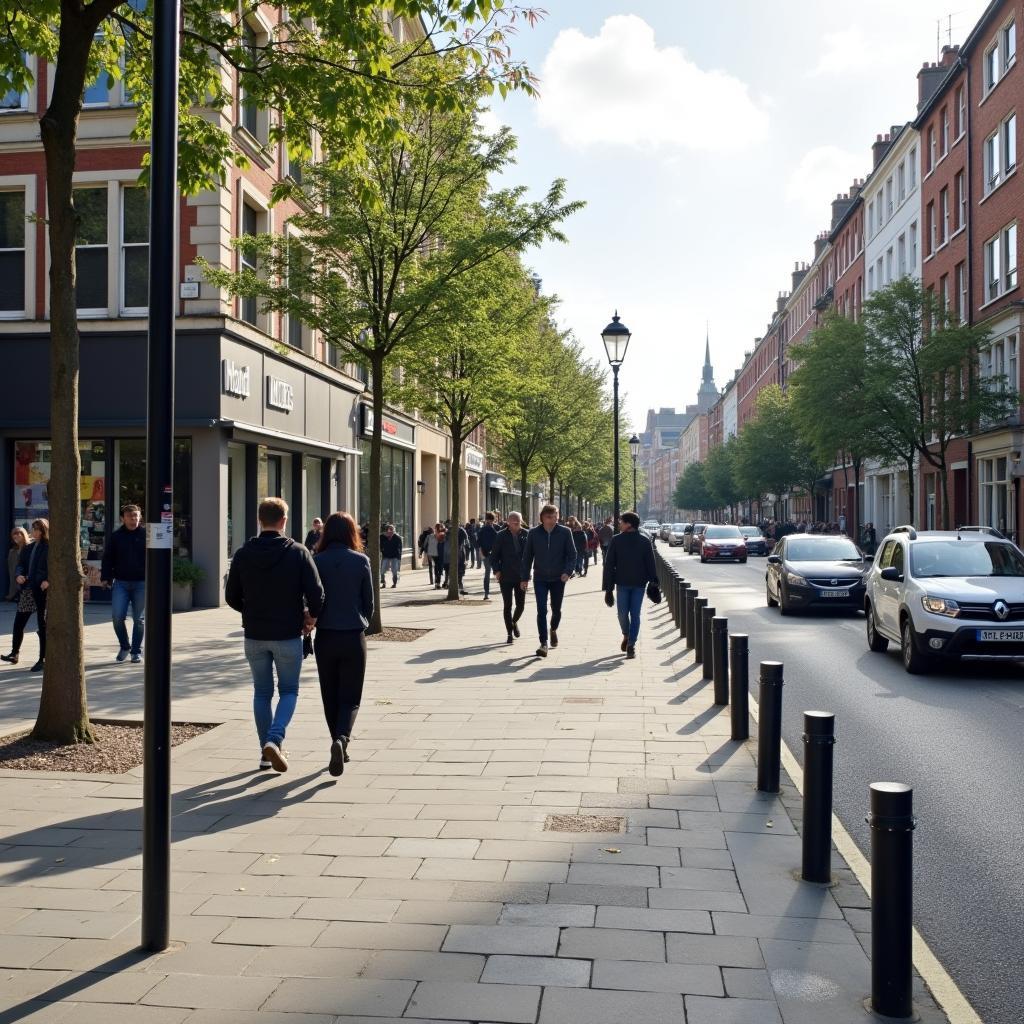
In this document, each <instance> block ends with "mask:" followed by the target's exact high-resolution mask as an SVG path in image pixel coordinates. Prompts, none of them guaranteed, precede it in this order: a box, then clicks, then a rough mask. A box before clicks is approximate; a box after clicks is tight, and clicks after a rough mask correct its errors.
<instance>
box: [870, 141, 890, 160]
mask: <svg viewBox="0 0 1024 1024" xmlns="http://www.w3.org/2000/svg"><path fill="white" fill-rule="evenodd" d="M889 141H890V139H889V136H888V135H876V136H875V141H874V142H873V143H872V144H871V166H872V168H875V167H877V166H878V165H879V164H880V163H881V162H882V157H883V156H885V151H886V150H887V149H888V148H889Z"/></svg>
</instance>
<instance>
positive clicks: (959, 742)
mask: <svg viewBox="0 0 1024 1024" xmlns="http://www.w3.org/2000/svg"><path fill="white" fill-rule="evenodd" d="M658 548H659V550H660V551H661V552H662V553H664V554H665V555H666V556H667V557H669V558H671V560H672V561H673V562H674V563H676V564H677V565H678V566H679V567H680V572H681V573H682V575H683V576H684V577H685V578H686V579H687V580H689V581H691V582H692V583H694V584H695V585H696V586H697V588H698V589H699V591H700V593H701V596H705V597H707V598H708V599H709V604H712V605H714V607H715V608H716V610H717V613H718V614H719V615H727V616H728V617H729V629H730V632H735V633H741V632H742V633H747V634H749V636H750V666H751V673H750V674H751V683H752V686H751V690H752V692H753V693H754V695H755V696H756V693H757V678H756V677H757V664H758V662H760V661H762V660H777V661H781V662H783V663H784V665H785V690H784V696H783V722H784V724H783V736H784V739H785V742H786V744H787V745H788V746H789V749H790V750H791V751H792V752H793V754H794V755H795V756H796V758H797V760H798V761H800V762H801V763H802V761H803V749H802V740H801V733H802V713H803V712H804V711H806V710H812V709H819V710H827V711H833V712H835V715H836V734H837V745H836V761H835V811H836V814H837V815H838V816H839V819H840V820H841V821H842V823H843V825H844V826H845V827H846V829H847V831H849V832H850V834H851V835H852V836H853V838H854V840H855V841H856V843H857V845H858V846H859V847H860V849H861V850H862V851H863V852H864V853H865V854H867V853H868V849H869V840H868V830H867V826H866V825H865V823H864V816H865V814H866V813H867V802H868V789H867V787H868V784H869V783H871V782H878V781H897V782H905V783H908V784H910V785H912V786H913V787H914V810H915V814H916V815H917V831H916V832H915V836H914V867H915V883H914V884H915V889H914V900H915V904H914V919H915V924H916V925H917V927H918V928H919V929H920V931H921V933H922V934H923V935H924V937H925V939H926V940H927V942H928V944H929V945H930V946H931V948H932V950H933V952H934V953H935V954H936V955H937V956H938V958H939V960H940V961H941V962H942V964H943V966H944V967H945V968H946V970H947V971H949V973H950V975H952V977H953V978H954V980H955V981H956V983H957V984H958V985H959V986H960V989H961V991H962V992H963V993H964V995H965V996H966V997H967V998H968V999H969V1000H970V1002H971V1004H972V1005H973V1006H974V1007H975V1009H976V1010H977V1011H978V1013H979V1014H980V1016H981V1018H982V1020H983V1021H984V1022H985V1024H1020V1022H1021V1021H1022V1020H1024V1010H1022V1008H1021V1006H1022V1002H1024V980H1022V974H1021V967H1020V965H1021V964H1022V963H1024V803H1022V794H1024V670H1022V669H1020V668H1017V667H1015V666H1012V665H1010V666H1002V665H997V666H991V665H982V664H977V665H974V666H972V665H970V664H964V665H961V666H958V667H957V668H956V669H946V670H943V671H940V672H939V673H938V674H936V675H932V676H926V677H921V676H910V675H907V673H906V672H904V671H903V667H902V665H901V664H900V661H899V652H898V647H897V645H895V644H890V648H889V651H888V652H887V653H886V654H872V653H871V652H870V651H869V650H868V648H867V644H866V642H865V638H864V616H863V615H862V614H859V613H857V614H849V613H842V612H831V611H827V610H826V611H822V612H817V613H806V614H803V615H793V616H790V617H787V618H785V619H783V618H782V617H781V616H780V615H779V611H778V609H777V608H772V609H769V608H768V607H766V604H765V584H764V571H765V560H764V558H763V557H751V558H750V560H749V561H748V562H747V563H746V564H745V565H736V564H724V563H723V564H709V565H701V564H700V560H699V559H698V558H697V557H695V556H694V557H688V556H686V555H684V554H683V553H682V549H681V548H674V549H669V548H668V547H667V546H666V545H665V544H663V543H659V545H658ZM670 550H671V553H670Z"/></svg>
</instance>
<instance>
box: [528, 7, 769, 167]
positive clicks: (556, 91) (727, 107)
mask: <svg viewBox="0 0 1024 1024" xmlns="http://www.w3.org/2000/svg"><path fill="white" fill-rule="evenodd" d="M540 88H541V98H540V102H539V103H538V106H537V111H538V117H539V118H540V120H541V122H542V123H543V124H545V125H547V126H548V127H550V128H552V129H554V130H555V131H556V132H557V133H558V135H559V136H560V138H561V139H562V141H563V142H565V143H567V144H569V145H572V146H579V147H586V146H593V145H601V146H607V145H620V146H632V147H641V146H654V147H672V148H676V147H678V148H683V149H688V150H697V151H705V152H724V151H735V150H738V149H744V148H746V147H748V146H751V145H753V144H755V143H758V142H760V141H762V140H763V139H764V138H765V136H766V135H767V133H768V116H767V114H766V113H765V111H764V109H763V107H761V106H759V105H758V104H756V103H755V102H754V101H753V100H752V99H751V97H750V94H749V91H748V88H747V85H746V84H745V83H744V82H742V81H740V79H738V78H735V77H733V76H732V75H730V74H728V73H726V72H724V71H705V70H703V69H702V68H700V67H698V66H697V65H696V64H695V63H693V61H691V60H689V59H688V58H687V56H686V54H685V53H684V51H683V50H682V49H681V48H680V47H677V46H664V47H659V46H658V45H657V42H656V41H655V38H654V30H653V29H652V28H651V26H650V25H648V24H647V22H645V21H644V20H643V19H642V18H639V17H637V16H636V15H616V16H615V17H611V18H608V19H607V20H606V21H605V23H604V24H603V25H602V26H601V31H600V33H599V34H598V35H597V36H585V35H584V34H583V33H582V32H581V31H580V30H579V29H576V28H570V29H564V30H563V31H562V32H560V33H559V34H558V36H557V37H556V38H555V41H554V43H553V44H552V46H551V50H550V51H549V52H548V55H547V58H546V59H545V61H544V67H543V71H542V77H541V87H540Z"/></svg>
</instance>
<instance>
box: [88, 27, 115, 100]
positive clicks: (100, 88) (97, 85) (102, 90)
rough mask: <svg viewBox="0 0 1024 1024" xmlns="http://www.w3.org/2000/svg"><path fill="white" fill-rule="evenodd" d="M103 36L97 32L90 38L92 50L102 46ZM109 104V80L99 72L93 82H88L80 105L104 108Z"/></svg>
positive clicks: (102, 72)
mask: <svg viewBox="0 0 1024 1024" xmlns="http://www.w3.org/2000/svg"><path fill="white" fill-rule="evenodd" d="M103 38H104V34H103V33H102V32H97V33H96V34H95V35H94V36H93V37H92V45H93V48H94V49H97V48H99V47H102V46H103ZM109 102H110V79H109V76H108V75H107V73H106V71H100V73H99V77H98V78H97V79H96V81H95V82H89V83H87V84H86V87H85V94H84V95H83V96H82V103H83V104H84V105H85V106H87V107H99V106H106V105H107V104H108V103H109Z"/></svg>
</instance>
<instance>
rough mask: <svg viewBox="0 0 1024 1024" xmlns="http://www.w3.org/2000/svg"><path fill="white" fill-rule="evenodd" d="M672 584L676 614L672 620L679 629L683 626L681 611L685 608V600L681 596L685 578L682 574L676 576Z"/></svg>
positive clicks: (683, 590)
mask: <svg viewBox="0 0 1024 1024" xmlns="http://www.w3.org/2000/svg"><path fill="white" fill-rule="evenodd" d="M673 586H674V589H675V592H676V614H675V617H674V619H673V621H674V622H675V626H676V629H678V630H681V629H682V626H683V612H684V611H685V610H686V602H685V598H684V597H683V594H684V593H685V589H686V580H684V579H683V578H682V576H677V577H676V579H675V580H674V582H673Z"/></svg>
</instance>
